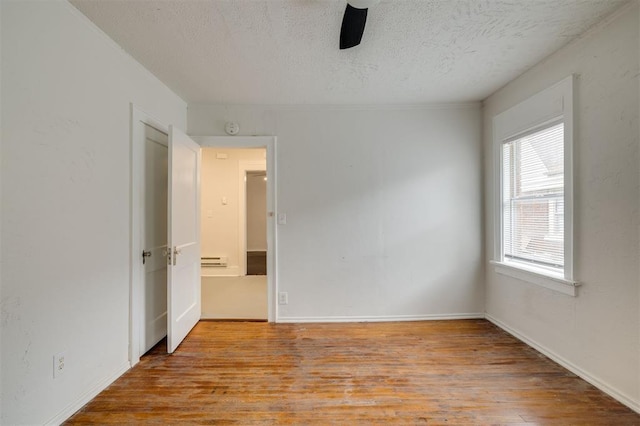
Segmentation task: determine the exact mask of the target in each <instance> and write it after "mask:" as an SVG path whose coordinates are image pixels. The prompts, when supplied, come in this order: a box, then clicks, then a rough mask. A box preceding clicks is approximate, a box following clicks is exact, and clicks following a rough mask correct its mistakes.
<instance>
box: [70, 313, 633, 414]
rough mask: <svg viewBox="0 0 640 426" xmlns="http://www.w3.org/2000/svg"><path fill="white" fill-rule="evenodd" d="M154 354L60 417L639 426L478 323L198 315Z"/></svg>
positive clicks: (597, 394)
mask: <svg viewBox="0 0 640 426" xmlns="http://www.w3.org/2000/svg"><path fill="white" fill-rule="evenodd" d="M163 351H164V346H162V344H160V345H158V346H157V347H155V348H154V349H153V350H152V351H151V353H150V354H148V355H146V356H145V357H143V358H142V359H141V361H140V363H139V364H138V365H137V366H136V367H134V368H133V369H131V370H130V371H129V372H127V373H126V374H125V375H123V376H122V377H121V378H120V379H118V380H117V381H116V382H114V383H113V384H112V385H111V386H109V387H108V388H107V389H106V390H104V391H103V392H102V393H101V394H100V395H98V396H97V397H96V398H95V399H94V400H93V401H91V402H90V403H89V404H87V405H86V406H85V407H84V408H83V409H81V410H80V411H79V412H78V413H76V414H75V415H74V416H73V417H72V418H70V419H69V420H68V421H67V422H66V424H68V425H84V424H215V425H351V424H407V425H414V424H415V425H420V424H428V425H434V424H436V425H445V424H446V425H482V424H487V425H488V424H501V425H522V424H527V425H533V424H551V425H640V415H638V414H636V413H634V412H633V411H632V410H630V409H628V408H627V407H625V406H623V405H622V404H620V403H618V402H616V401H615V400H614V399H612V398H611V397H609V396H607V395H606V394H604V393H603V392H601V391H599V390H598V389H596V388H595V387H593V386H591V385H590V384H588V383H587V382H585V381H584V380H582V379H580V378H578V377H576V376H575V375H573V374H572V373H571V372H569V371H567V370H566V369H564V368H562V367H561V366H559V365H557V364H555V363H554V362H552V361H551V360H549V359H547V358H546V357H544V356H543V355H541V354H540V353H538V352H537V351H535V350H533V349H532V348H530V347H528V346H526V345H525V344H523V343H521V342H519V341H518V340H516V339H514V338H513V337H512V336H510V335H508V334H507V333H505V332H504V331H502V330H500V329H499V328H497V327H495V326H494V325H493V324H491V323H489V322H487V321H484V320H463V321H426V322H400V323H351V324H268V323H256V322H247V323H241V322H230V323H225V322H200V323H199V324H198V325H197V326H196V327H195V328H194V330H193V331H192V332H191V333H190V335H189V336H188V337H187V339H186V340H185V341H184V342H183V343H182V345H180V347H179V348H178V350H177V351H176V352H175V353H174V354H173V355H167V354H165V353H163Z"/></svg>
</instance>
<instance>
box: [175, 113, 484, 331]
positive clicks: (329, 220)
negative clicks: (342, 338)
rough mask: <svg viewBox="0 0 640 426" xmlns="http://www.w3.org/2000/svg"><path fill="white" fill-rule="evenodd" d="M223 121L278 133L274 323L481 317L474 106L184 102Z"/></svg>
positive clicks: (199, 131) (214, 124)
mask: <svg viewBox="0 0 640 426" xmlns="http://www.w3.org/2000/svg"><path fill="white" fill-rule="evenodd" d="M225 120H234V121H237V122H239V124H240V129H241V133H244V134H271V135H276V136H277V138H278V139H277V159H276V163H277V166H276V167H277V170H276V172H277V175H278V176H277V204H278V211H279V212H282V213H286V214H287V221H288V222H287V224H286V225H280V226H279V227H278V237H277V238H278V254H277V255H278V269H277V277H278V291H285V292H288V296H289V304H288V305H280V306H279V307H278V320H279V321H294V320H299V321H301V320H341V319H351V320H353V319H371V320H376V319H407V318H432V317H447V316H458V315H461V316H464V315H467V314H472V315H478V314H479V315H482V312H483V310H484V300H483V286H482V277H483V274H484V271H483V264H482V258H483V255H482V243H481V240H482V232H481V228H482V224H481V216H482V211H481V192H482V183H481V170H480V168H481V114H480V107H479V105H466V106H464V105H462V106H441V107H428V106H427V107H381V108H375V107H374V108H367V107H353V108H351V107H304V106H296V107H234V106H202V105H189V126H188V130H189V133H190V134H192V135H222V134H224V122H225Z"/></svg>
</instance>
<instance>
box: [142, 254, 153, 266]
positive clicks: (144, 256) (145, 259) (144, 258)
mask: <svg viewBox="0 0 640 426" xmlns="http://www.w3.org/2000/svg"><path fill="white" fill-rule="evenodd" d="M147 257H151V251H146V250H143V251H142V264H143V265H144V264H145V263H146V261H147Z"/></svg>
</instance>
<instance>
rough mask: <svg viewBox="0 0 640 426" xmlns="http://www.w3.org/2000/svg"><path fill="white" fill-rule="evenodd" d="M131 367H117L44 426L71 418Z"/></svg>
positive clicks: (127, 363)
mask: <svg viewBox="0 0 640 426" xmlns="http://www.w3.org/2000/svg"><path fill="white" fill-rule="evenodd" d="M130 368H131V366H130V365H129V362H128V361H127V362H125V363H124V364H122V365H121V366H120V367H118V368H117V369H116V370H115V371H114V372H113V373H111V374H109V375H108V376H106V377H105V378H103V379H102V380H100V381H99V382H97V383H96V384H95V385H94V386H92V387H91V388H89V389H88V390H87V391H86V392H84V393H83V394H82V395H80V397H79V398H78V399H77V400H76V401H75V402H72V403H71V404H69V405H67V406H66V407H65V408H64V409H63V410H62V411H61V412H60V413H58V414H57V415H56V416H55V417H53V418H52V419H51V420H49V421H48V422H46V423H45V424H46V425H59V424H61V423H62V422H64V421H65V420H67V419H68V418H69V417H71V416H72V415H73V414H74V413H75V412H76V411H78V410H79V409H81V408H82V407H83V406H84V405H85V404H87V403H88V402H89V401H91V400H92V399H93V398H95V397H96V396H97V395H98V394H99V393H100V392H102V391H103V390H105V389H106V388H107V386H109V385H110V384H111V383H113V382H115V381H116V379H118V378H119V377H120V376H122V375H123V374H124V373H125V372H126V371H127V370H129V369H130Z"/></svg>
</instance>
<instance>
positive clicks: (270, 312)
mask: <svg viewBox="0 0 640 426" xmlns="http://www.w3.org/2000/svg"><path fill="white" fill-rule="evenodd" d="M193 139H194V140H195V141H196V142H197V143H199V144H200V146H202V148H203V156H204V155H207V154H208V153H209V152H212V153H213V154H212V155H214V156H215V157H216V158H217V157H218V155H217V154H216V152H217V151H219V150H222V149H227V148H236V149H238V148H260V149H262V150H264V151H263V153H262V155H261V156H259V157H257V158H256V157H254V159H253V160H247V161H254V162H255V161H257V162H260V163H261V164H262V165H263V166H262V167H263V168H262V170H264V171H265V173H266V178H267V180H266V190H267V195H266V198H267V200H266V205H267V214H266V231H267V256H266V257H267V275H266V281H267V284H266V286H267V292H266V298H267V303H266V305H267V319H268V321H269V322H275V321H276V318H277V308H278V306H277V304H276V300H277V298H276V296H275V295H276V292H277V277H278V275H277V267H276V265H277V235H276V226H275V216H276V214H275V212H276V208H277V204H276V192H277V191H276V188H277V182H276V175H277V174H276V163H275V159H276V138H275V137H274V136H194V137H193ZM210 148H214V150H213V151H208V149H210ZM219 153H220V154H221V155H220V157H224V155H225V153H224V152H222V151H220V152H219ZM219 160H220V161H224V159H223V158H220V159H219ZM253 167H254V166H251V167H248V168H247V169H246V170H260V168H257V169H256V168H253ZM236 173H237V174H236V176H237V177H238V178H239V177H240V176H242V177H244V174H243V175H241V174H240V168H239V167H238V168H237V172H236ZM243 173H244V172H243ZM210 177H211V176H210V175H209V174H208V173H207V172H205V171H204V170H203V174H202V182H203V184H205V185H206V183H205V182H208V181H209V179H210ZM240 188H242V187H241V186H240V185H238V194H240V190H241V189H240ZM223 196H224V195H222V194H218V197H219V198H218V199H217V201H216V203H219V204H218V206H222V205H223V204H222V203H223V199H222V197H223ZM238 198H239V200H244V197H241V196H239V197H238ZM228 201H229V199H228V198H227V202H228ZM227 205H228V204H227ZM242 208H243V209H244V206H242ZM209 210H212V208H209V209H207V208H206V207H204V205H203V208H202V215H201V217H202V218H206V217H207V216H209V214H215V210H214V211H213V212H212V211H209ZM239 211H240V205H238V209H237V210H236V216H235V217H236V218H240V217H241V215H240V213H239ZM202 229H203V231H204V229H205V227H204V225H203V226H202ZM245 229H246V228H245V227H244V226H240V227H239V231H238V246H241V245H245V246H246V237H244V236H243V238H240V232H245V231H244V230H245ZM211 232H215V231H211ZM243 241H244V242H243ZM203 253H205V249H204V246H203ZM235 253H237V256H238V258H237V261H238V264H237V266H236V265H235V264H233V263H232V262H231V259H230V258H229V256H226V259H224V258H223V259H219V260H220V261H221V262H223V263H224V262H226V263H227V266H226V273H223V272H222V271H224V269H222V268H219V269H217V270H218V271H219V272H217V275H218V276H219V277H223V278H225V279H228V280H229V281H231V282H232V281H234V280H235V281H236V283H237V281H239V280H238V279H239V278H243V279H244V280H245V281H246V280H250V279H251V278H253V277H259V276H247V275H246V255H245V253H246V248H243V249H242V250H240V248H239V249H238V251H237V252H235ZM212 254H213V253H212ZM221 254H222V255H223V254H224V253H218V254H217V256H220V255H221ZM214 256H216V254H214ZM221 257H222V256H221ZM210 272H211V271H206V272H205V271H204V267H203V274H202V275H203V277H204V276H205V275H207V274H209V273H210ZM224 275H226V276H224ZM203 281H204V280H203ZM207 291H208V288H207V284H206V283H204V284H203V289H202V299H203V301H204V300H205V299H208V298H209V295H208V294H207ZM217 300H218V302H219V303H220V305H222V306H226V299H225V296H224V295H221V297H218V298H217ZM262 306H264V305H262ZM202 317H203V319H205V318H207V315H206V313H205V310H204V305H203V316H202Z"/></svg>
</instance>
